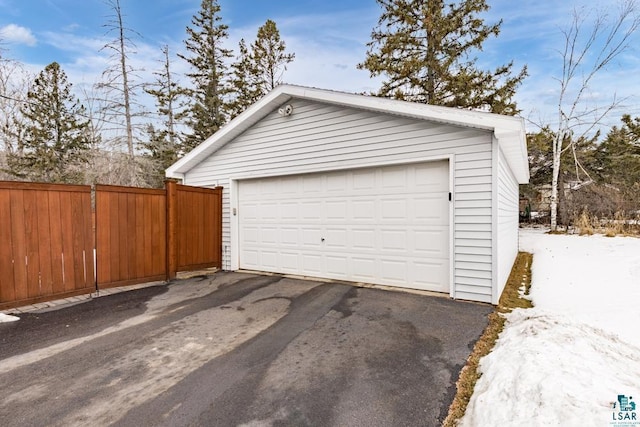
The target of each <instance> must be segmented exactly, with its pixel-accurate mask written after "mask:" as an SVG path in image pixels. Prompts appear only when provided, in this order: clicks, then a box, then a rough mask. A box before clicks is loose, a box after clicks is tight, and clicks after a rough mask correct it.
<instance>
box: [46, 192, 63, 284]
mask: <svg viewBox="0 0 640 427" xmlns="http://www.w3.org/2000/svg"><path fill="white" fill-rule="evenodd" d="M48 199H49V230H50V232H51V242H50V248H51V257H50V258H51V285H52V286H51V293H53V292H54V289H55V286H54V285H57V286H59V285H60V283H64V281H63V273H62V272H63V269H62V267H63V266H62V253H63V251H64V250H63V248H62V234H63V230H62V219H61V218H62V217H61V215H62V213H61V208H60V193H59V192H56V191H49V192H48Z"/></svg>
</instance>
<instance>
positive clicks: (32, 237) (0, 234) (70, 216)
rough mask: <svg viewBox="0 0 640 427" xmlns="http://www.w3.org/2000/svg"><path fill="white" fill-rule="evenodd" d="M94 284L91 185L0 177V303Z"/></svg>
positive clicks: (18, 302) (60, 293) (23, 301)
mask: <svg viewBox="0 0 640 427" xmlns="http://www.w3.org/2000/svg"><path fill="white" fill-rule="evenodd" d="M94 283H95V280H94V271H93V234H92V227H91V187H88V186H76V185H54V184H31V183H17V182H0V307H2V306H5V305H8V304H11V305H13V306H17V305H22V304H27V303H33V302H38V301H44V300H49V299H54V298H62V297H66V296H71V295H80V294H83V293H89V292H91V291H92V290H93V289H95V285H94Z"/></svg>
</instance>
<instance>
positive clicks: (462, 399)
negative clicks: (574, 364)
mask: <svg viewBox="0 0 640 427" xmlns="http://www.w3.org/2000/svg"><path fill="white" fill-rule="evenodd" d="M532 260H533V255H531V254H530V253H527V252H520V253H518V257H517V258H516V262H515V263H514V265H513V269H512V270H511V274H510V276H509V280H508V281H507V284H506V285H505V288H504V291H503V292H502V295H501V296H500V301H499V303H498V306H497V307H496V309H495V311H494V312H493V313H491V314H490V315H489V325H488V326H487V328H486V329H485V330H484V332H483V333H482V336H480V338H479V339H478V341H477V342H476V345H475V346H474V347H473V351H472V352H471V355H470V356H469V358H468V359H467V364H466V365H465V366H464V367H463V368H462V370H461V371H460V377H459V378H458V382H457V383H456V388H457V393H456V396H455V397H454V399H453V403H452V404H451V406H450V407H449V414H448V415H447V418H446V419H445V420H444V422H443V423H442V425H443V426H444V427H453V426H456V425H457V424H458V420H460V418H461V417H462V416H463V415H464V413H465V411H466V409H467V405H468V404H469V399H471V395H472V394H473V389H474V388H475V385H476V382H477V381H478V379H479V378H480V376H481V374H480V372H478V364H479V362H480V359H482V358H483V357H484V356H486V355H487V354H489V353H490V352H491V350H492V349H493V347H494V345H495V343H496V341H497V339H498V335H500V332H502V329H503V328H504V323H505V318H504V316H502V313H509V312H511V311H512V310H513V309H515V308H530V307H532V304H531V300H529V299H527V298H523V297H522V296H521V294H522V293H524V294H525V295H528V294H529V289H530V287H531V261H532ZM521 288H523V289H522V291H523V292H521Z"/></svg>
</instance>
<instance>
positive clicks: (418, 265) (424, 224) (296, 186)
mask: <svg viewBox="0 0 640 427" xmlns="http://www.w3.org/2000/svg"><path fill="white" fill-rule="evenodd" d="M448 180H449V170H448V162H447V161H440V162H430V163H422V164H416V165H402V166H392V167H379V168H370V169H356V170H347V171H339V172H329V173H316V174H305V175H295V176H285V177H276V178H267V179H256V180H244V181H241V182H240V183H239V190H238V192H239V194H238V200H239V203H238V215H239V227H240V229H239V232H240V236H239V237H240V239H239V243H240V250H239V254H240V268H242V269H249V270H260V271H269V272H276V273H293V274H298V275H305V276H314V277H322V278H332V279H341V280H348V281H356V282H366V283H374V284H382V285H391V286H402V287H408V288H415V289H425V290H432V291H439V292H449V184H448Z"/></svg>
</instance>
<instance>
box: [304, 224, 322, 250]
mask: <svg viewBox="0 0 640 427" xmlns="http://www.w3.org/2000/svg"><path fill="white" fill-rule="evenodd" d="M300 235H301V236H302V240H301V246H302V247H306V248H309V247H310V248H313V249H315V248H318V247H319V246H320V243H321V240H320V239H322V229H321V228H319V227H318V228H311V227H302V228H301V232H300Z"/></svg>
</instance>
